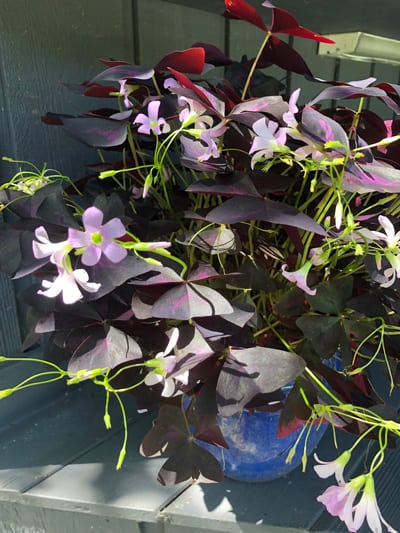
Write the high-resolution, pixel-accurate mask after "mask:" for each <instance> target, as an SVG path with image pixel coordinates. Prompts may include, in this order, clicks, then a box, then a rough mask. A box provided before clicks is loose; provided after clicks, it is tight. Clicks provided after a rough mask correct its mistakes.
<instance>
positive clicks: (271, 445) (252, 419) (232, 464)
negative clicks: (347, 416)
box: [207, 411, 328, 482]
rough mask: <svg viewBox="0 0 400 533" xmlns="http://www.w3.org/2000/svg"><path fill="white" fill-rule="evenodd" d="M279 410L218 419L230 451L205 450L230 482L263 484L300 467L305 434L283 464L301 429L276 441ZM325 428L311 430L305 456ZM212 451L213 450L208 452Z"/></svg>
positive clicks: (218, 449)
mask: <svg viewBox="0 0 400 533" xmlns="http://www.w3.org/2000/svg"><path fill="white" fill-rule="evenodd" d="M280 413H281V411H276V412H274V413H267V412H252V413H251V412H248V411H243V412H241V413H237V414H235V415H232V416H219V417H218V423H219V426H220V428H221V430H222V433H223V435H224V437H225V440H226V441H227V443H228V445H229V449H228V450H225V449H220V448H216V447H215V446H210V447H207V449H208V450H209V451H212V453H213V454H214V455H215V457H216V458H217V459H218V460H219V461H220V463H221V465H222V467H223V469H224V472H225V475H226V476H227V477H229V478H231V479H236V480H239V481H249V482H263V481H270V480H272V479H276V478H278V477H282V476H284V475H286V474H288V473H289V472H291V471H292V470H294V469H295V468H297V467H298V466H299V465H300V464H301V457H302V454H303V447H304V443H305V438H306V437H305V435H306V433H307V432H306V431H305V432H304V435H302V437H301V439H300V441H299V442H298V444H297V448H296V453H295V454H294V456H293V458H292V461H291V462H290V463H286V458H287V455H288V453H289V450H290V449H291V448H292V446H293V445H294V443H295V442H296V440H297V438H298V436H299V434H300V431H301V428H300V429H299V430H297V431H295V432H294V433H291V434H290V435H288V436H286V437H283V438H278V437H277V432H278V422H279V416H280ZM327 427H328V425H326V424H325V425H321V426H315V427H313V428H312V429H311V431H310V433H309V437H308V441H307V453H311V452H312V451H313V450H314V449H315V447H316V446H317V444H318V442H319V441H320V440H321V438H322V436H323V434H324V433H325V431H326V429H327ZM211 448H212V449H211Z"/></svg>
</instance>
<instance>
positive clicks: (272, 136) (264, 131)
mask: <svg viewBox="0 0 400 533" xmlns="http://www.w3.org/2000/svg"><path fill="white" fill-rule="evenodd" d="M253 130H254V133H255V134H256V137H254V140H253V144H252V145H251V148H250V150H249V154H254V155H253V157H252V158H251V167H252V168H254V165H255V164H256V163H257V161H259V160H260V159H270V158H271V157H272V155H273V153H274V151H277V150H280V149H283V147H284V145H285V143H286V132H285V130H284V129H283V128H279V125H278V123H277V122H274V121H273V120H267V119H266V118H260V119H259V120H256V121H255V122H254V124H253Z"/></svg>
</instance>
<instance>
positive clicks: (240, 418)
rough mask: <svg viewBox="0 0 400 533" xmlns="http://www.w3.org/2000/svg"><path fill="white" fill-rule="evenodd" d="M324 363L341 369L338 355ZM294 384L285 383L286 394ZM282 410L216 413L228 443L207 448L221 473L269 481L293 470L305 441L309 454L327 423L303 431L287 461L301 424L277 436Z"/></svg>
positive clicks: (297, 464) (240, 479)
mask: <svg viewBox="0 0 400 533" xmlns="http://www.w3.org/2000/svg"><path fill="white" fill-rule="evenodd" d="M325 364H326V365H327V366H330V367H331V368H334V369H335V370H340V369H341V368H342V363H341V359H340V355H336V356H335V357H332V358H331V359H329V360H326V361H325ZM292 386H293V385H286V387H284V389H283V390H284V392H285V393H286V394H289V392H290V390H291V388H292ZM280 414H281V410H278V411H275V412H250V411H242V412H240V413H236V414H234V415H231V416H221V415H219V416H218V425H219V427H220V428H221V431H222V434H223V435H224V437H225V440H226V442H227V444H228V446H229V449H227V450H225V449H222V448H217V447H216V446H208V445H206V448H207V449H208V450H209V451H210V452H211V453H212V454H213V455H214V456H215V457H216V458H217V459H218V461H219V462H220V463H221V465H222V468H223V470H224V473H225V475H226V476H227V477H229V478H231V479H236V480H238V481H248V482H263V481H270V480H272V479H276V478H279V477H282V476H284V475H286V474H289V472H292V470H294V469H295V468H297V467H298V466H299V465H300V464H301V458H302V455H303V450H304V445H305V441H306V439H307V454H308V455H309V454H311V453H312V451H313V450H314V449H315V448H316V446H317V445H318V443H319V441H320V440H321V438H322V437H323V435H324V433H325V431H326V430H327V428H328V427H329V424H316V425H315V426H313V427H312V428H311V430H310V431H308V428H307V429H306V430H305V431H304V433H303V435H302V436H301V438H300V440H299V442H298V443H297V446H296V452H295V454H294V455H293V457H292V460H291V461H290V463H286V458H287V456H288V453H289V450H290V449H291V448H292V447H293V445H294V444H295V442H296V440H297V438H298V437H299V435H300V433H301V430H302V428H299V429H298V430H297V431H295V432H293V433H291V434H290V435H288V436H286V437H283V438H278V436H277V435H278V424H279V417H280Z"/></svg>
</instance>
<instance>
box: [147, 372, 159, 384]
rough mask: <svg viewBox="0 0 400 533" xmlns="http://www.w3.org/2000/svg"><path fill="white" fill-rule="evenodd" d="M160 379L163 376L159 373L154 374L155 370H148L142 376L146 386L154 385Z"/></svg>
mask: <svg viewBox="0 0 400 533" xmlns="http://www.w3.org/2000/svg"><path fill="white" fill-rule="evenodd" d="M162 380H163V377H162V376H161V374H156V373H155V372H149V373H148V374H147V376H146V377H145V378H144V382H145V384H146V385H147V386H148V387H154V386H155V385H158V383H161V382H162Z"/></svg>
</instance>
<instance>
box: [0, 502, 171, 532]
mask: <svg viewBox="0 0 400 533" xmlns="http://www.w3.org/2000/svg"><path fill="white" fill-rule="evenodd" d="M162 531H163V528H162V524H161V523H144V522H134V521H132V520H126V519H123V518H115V517H107V516H98V515H94V514H89V513H85V512H79V511H74V512H70V511H60V510H57V509H48V508H46V507H34V506H30V505H23V507H22V504H18V505H16V504H15V503H13V502H0V533H162Z"/></svg>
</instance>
